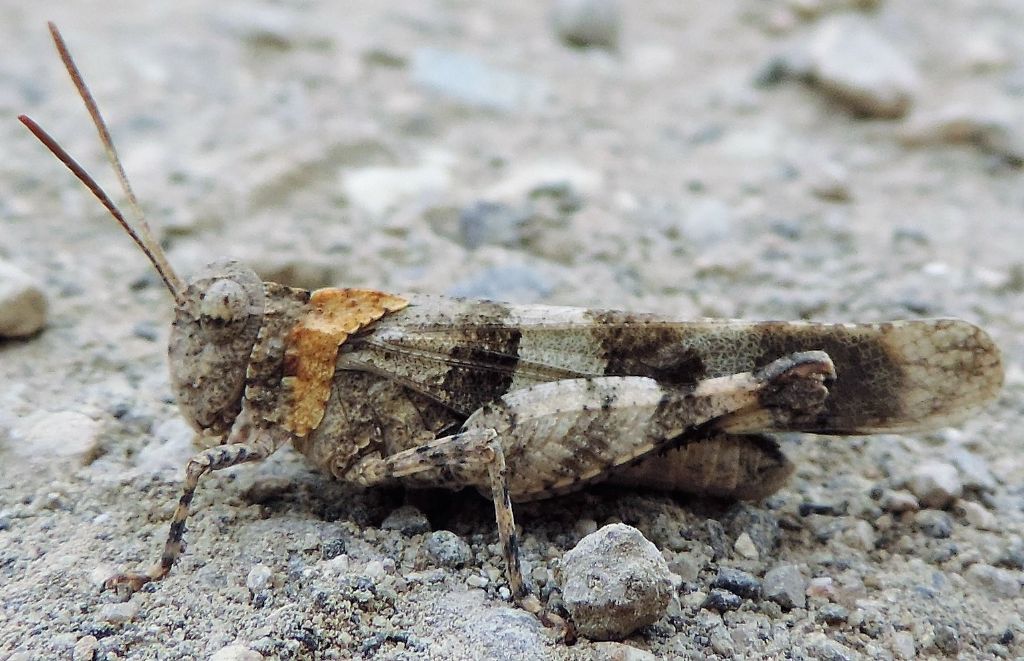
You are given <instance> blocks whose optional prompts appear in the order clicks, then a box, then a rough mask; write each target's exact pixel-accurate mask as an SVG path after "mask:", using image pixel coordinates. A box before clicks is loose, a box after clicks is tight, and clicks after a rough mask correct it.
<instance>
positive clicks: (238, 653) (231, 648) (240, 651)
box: [210, 643, 263, 661]
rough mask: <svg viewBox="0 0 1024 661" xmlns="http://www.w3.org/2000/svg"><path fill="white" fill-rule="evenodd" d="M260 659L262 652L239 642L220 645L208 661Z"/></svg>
mask: <svg viewBox="0 0 1024 661" xmlns="http://www.w3.org/2000/svg"><path fill="white" fill-rule="evenodd" d="M262 659H263V655H262V654H260V653H259V652H257V651H256V650H253V649H250V648H248V647H246V646H245V645H242V644H239V643H236V644H234V645H228V646H227V647H222V648H220V649H219V650H217V651H216V652H214V653H213V654H212V655H211V656H210V661H261V660H262Z"/></svg>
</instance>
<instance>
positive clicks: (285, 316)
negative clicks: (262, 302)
mask: <svg viewBox="0 0 1024 661" xmlns="http://www.w3.org/2000/svg"><path fill="white" fill-rule="evenodd" d="M264 294H265V299H266V307H265V309H264V313H263V326H262V327H261V328H260V332H259V336H258V337H257V339H256V344H255V345H254V346H253V348H252V353H251V354H250V356H249V364H248V370H247V371H246V375H245V403H246V406H247V407H248V408H249V410H251V411H252V413H253V418H254V420H256V421H258V424H279V423H280V422H281V419H282V416H283V415H284V414H285V413H286V412H287V411H288V397H287V393H286V392H285V391H284V390H283V389H282V388H281V378H282V377H283V376H284V351H285V343H284V338H285V337H287V335H288V333H289V331H291V329H292V328H294V327H295V324H297V323H298V322H299V320H300V319H301V318H302V317H303V316H304V315H305V314H306V312H307V311H308V307H309V292H308V291H306V290H304V289H293V288H291V287H285V286H284V285H279V284H276V283H273V282H267V283H264Z"/></svg>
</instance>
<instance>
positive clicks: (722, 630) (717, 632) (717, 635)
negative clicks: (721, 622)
mask: <svg viewBox="0 0 1024 661" xmlns="http://www.w3.org/2000/svg"><path fill="white" fill-rule="evenodd" d="M711 650H712V651H713V652H714V653H715V654H718V655H720V656H723V657H725V658H729V659H731V658H733V657H734V656H735V654H736V649H735V647H734V646H733V643H732V636H731V635H730V634H729V630H728V629H727V628H726V627H724V626H720V627H715V628H714V630H713V631H712V632H711Z"/></svg>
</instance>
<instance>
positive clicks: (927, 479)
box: [907, 461, 964, 509]
mask: <svg viewBox="0 0 1024 661" xmlns="http://www.w3.org/2000/svg"><path fill="white" fill-rule="evenodd" d="M907 488H908V489H910V491H911V492H912V493H913V494H914V495H915V496H917V499H918V500H919V501H920V502H921V504H922V505H923V506H925V507H928V508H933V509H942V508H944V507H948V506H949V505H950V504H952V502H953V501H954V500H956V499H957V498H959V497H960V495H961V494H962V493H963V490H964V488H963V484H962V483H961V482H960V474H959V472H958V471H957V470H956V467H955V466H953V465H952V464H949V463H946V462H944V461H925V462H924V463H922V464H919V465H918V466H916V467H915V468H914V470H913V472H912V473H911V474H910V479H909V480H908V481H907Z"/></svg>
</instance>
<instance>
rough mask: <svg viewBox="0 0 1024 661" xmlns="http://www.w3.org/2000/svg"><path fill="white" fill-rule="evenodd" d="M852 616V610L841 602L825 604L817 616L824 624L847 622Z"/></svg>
mask: <svg viewBox="0 0 1024 661" xmlns="http://www.w3.org/2000/svg"><path fill="white" fill-rule="evenodd" d="M849 617H850V611H849V609H848V608H846V607H845V606H842V605H840V604H825V605H824V606H822V607H821V608H820V609H819V610H818V613H817V615H815V618H814V619H816V620H817V621H818V622H822V623H824V624H833V625H834V624H845V623H846V620H847V619H848V618H849Z"/></svg>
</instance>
